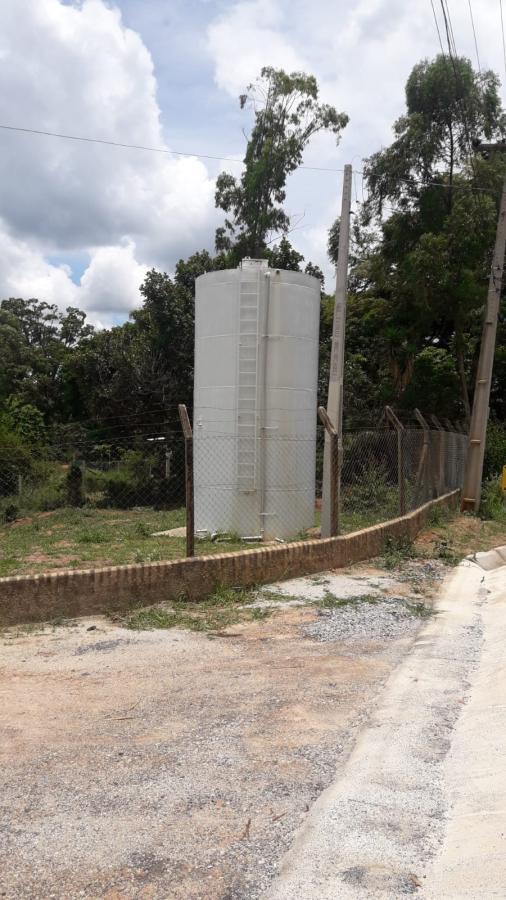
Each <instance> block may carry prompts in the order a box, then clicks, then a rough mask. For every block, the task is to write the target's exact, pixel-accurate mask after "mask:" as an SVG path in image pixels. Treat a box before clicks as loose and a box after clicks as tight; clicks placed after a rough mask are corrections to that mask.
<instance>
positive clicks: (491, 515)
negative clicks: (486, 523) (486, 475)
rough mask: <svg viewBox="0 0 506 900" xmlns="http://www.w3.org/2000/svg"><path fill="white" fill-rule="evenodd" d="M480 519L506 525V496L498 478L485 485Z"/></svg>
mask: <svg viewBox="0 0 506 900" xmlns="http://www.w3.org/2000/svg"><path fill="white" fill-rule="evenodd" d="M480 517H481V518H482V519H492V520H494V521H496V522H504V523H505V524H506V495H505V493H504V491H503V490H502V488H501V485H500V482H499V479H498V478H492V479H490V480H489V481H485V483H484V485H483V490H482V495H481V504H480Z"/></svg>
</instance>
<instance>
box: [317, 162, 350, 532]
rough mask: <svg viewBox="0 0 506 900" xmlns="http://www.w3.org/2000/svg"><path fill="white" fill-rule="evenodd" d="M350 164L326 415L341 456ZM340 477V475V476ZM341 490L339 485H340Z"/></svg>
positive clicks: (328, 523) (327, 478) (326, 467)
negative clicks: (335, 432) (335, 436)
mask: <svg viewBox="0 0 506 900" xmlns="http://www.w3.org/2000/svg"><path fill="white" fill-rule="evenodd" d="M351 177H352V169H351V166H350V165H346V166H345V167H344V178H343V199H342V205H341V219H340V223H339V251H338V255H337V268H336V300H335V306H334V322H333V327H332V350H331V354H330V375H329V393H328V399H327V415H328V417H329V419H330V421H331V423H332V425H333V426H334V428H335V429H336V431H337V434H338V446H339V450H338V453H339V456H341V453H342V442H343V376H344V332H345V325H346V294H347V289H348V256H349V249H350V207H351ZM331 464H332V465H336V462H335V461H334V460H332V463H331V441H330V436H329V434H328V432H327V431H326V432H325V447H324V452H323V486H322V524H321V534H322V537H330V535H331V534H332V511H331V507H332V501H331ZM339 478H340V476H339ZM338 490H339V486H338Z"/></svg>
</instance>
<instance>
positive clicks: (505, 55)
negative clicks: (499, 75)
mask: <svg viewBox="0 0 506 900" xmlns="http://www.w3.org/2000/svg"><path fill="white" fill-rule="evenodd" d="M499 9H500V10H501V32H502V57H503V63H504V74H505V76H506V42H505V40H504V16H503V11H502V0H499ZM505 87H506V80H505Z"/></svg>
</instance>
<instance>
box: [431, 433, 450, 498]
mask: <svg viewBox="0 0 506 900" xmlns="http://www.w3.org/2000/svg"><path fill="white" fill-rule="evenodd" d="M430 418H431V421H432V423H433V424H434V425H435V426H436V429H437V432H438V439H439V474H438V493H439V494H440V495H441V494H444V492H445V487H446V465H445V464H446V440H445V438H446V433H445V430H444V428H443V426H442V425H441V422H440V421H439V419H438V417H437V416H434V415H432V416H431V417H430Z"/></svg>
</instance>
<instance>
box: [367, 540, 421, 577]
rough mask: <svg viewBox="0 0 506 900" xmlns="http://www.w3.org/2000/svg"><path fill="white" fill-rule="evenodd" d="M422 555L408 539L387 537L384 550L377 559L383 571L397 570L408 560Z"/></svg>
mask: <svg viewBox="0 0 506 900" xmlns="http://www.w3.org/2000/svg"><path fill="white" fill-rule="evenodd" d="M422 556H423V554H422V553H421V552H420V551H419V550H417V548H416V547H415V545H414V544H413V543H412V541H410V540H408V538H394V537H388V538H387V540H386V541H385V550H384V552H383V554H382V556H380V557H379V560H378V562H379V565H380V566H382V568H384V569H389V570H391V569H397V568H398V567H399V566H402V564H403V563H405V562H407V561H408V560H410V559H419V558H420V557H422Z"/></svg>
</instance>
